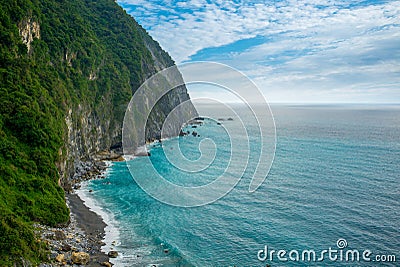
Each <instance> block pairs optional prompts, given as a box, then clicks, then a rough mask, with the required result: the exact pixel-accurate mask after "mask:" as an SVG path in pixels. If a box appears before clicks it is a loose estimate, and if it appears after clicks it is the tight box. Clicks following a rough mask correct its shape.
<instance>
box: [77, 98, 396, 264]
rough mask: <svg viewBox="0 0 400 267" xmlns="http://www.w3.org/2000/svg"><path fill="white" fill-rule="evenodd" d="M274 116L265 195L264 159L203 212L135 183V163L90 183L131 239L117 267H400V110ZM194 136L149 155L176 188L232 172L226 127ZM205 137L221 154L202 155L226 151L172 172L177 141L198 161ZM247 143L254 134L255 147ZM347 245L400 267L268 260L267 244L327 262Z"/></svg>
mask: <svg viewBox="0 0 400 267" xmlns="http://www.w3.org/2000/svg"><path fill="white" fill-rule="evenodd" d="M215 108H216V107H215ZM216 109H217V108H216ZM272 111H273V113H274V118H275V122H276V131H277V147H276V155H275V160H274V163H273V165H272V168H271V171H270V174H269V176H268V178H267V179H266V180H265V182H264V183H263V184H262V185H261V186H260V187H259V188H258V190H257V191H256V192H254V193H249V192H248V187H249V183H250V180H251V176H252V174H253V171H254V170H253V169H254V168H255V166H256V163H255V162H253V161H252V157H253V153H250V160H249V166H248V168H247V169H246V171H245V172H244V174H243V177H242V179H241V180H240V181H239V183H238V184H237V186H236V187H235V188H234V189H233V190H232V191H231V192H230V193H229V194H227V195H226V196H224V197H223V198H221V199H219V200H217V201H216V202H214V203H212V204H209V205H206V206H201V207H195V208H181V207H173V206H169V205H166V204H163V203H160V202H159V201H157V200H155V199H154V198H152V197H150V196H149V195H147V194H146V193H145V192H144V191H143V190H142V189H141V188H140V187H139V186H138V185H137V184H136V183H135V182H134V180H133V179H132V177H131V176H130V173H129V171H128V169H127V166H126V163H113V165H112V166H111V168H110V169H109V172H108V174H107V178H106V179H104V180H95V181H91V182H90V183H89V184H88V186H87V187H88V188H90V189H93V193H92V195H91V196H92V197H93V198H95V200H96V201H97V203H98V204H99V205H100V206H101V207H102V208H103V209H104V210H106V211H108V212H111V213H112V214H113V216H114V222H115V225H116V226H117V228H118V230H119V233H120V235H119V240H118V243H117V245H116V246H114V248H115V249H116V250H118V251H119V252H120V254H121V256H120V257H119V258H118V259H117V260H116V262H115V263H116V264H117V266H153V265H156V266H238V267H239V266H260V267H261V266H266V264H270V265H271V266H307V265H309V266H377V265H380V266H397V265H398V262H399V261H400V254H399V249H400V203H399V200H400V185H399V180H400V106H364V105H359V106H350V105H343V106H333V105H328V106H288V105H279V106H278V105H277V106H272ZM221 116H222V117H223V114H221ZM221 123H222V124H223V125H224V124H225V125H226V124H228V123H231V124H233V125H234V124H235V123H238V122H237V121H236V120H234V121H226V120H225V121H222V122H221ZM253 126H254V128H256V125H253ZM253 126H250V128H251V127H253ZM190 127H191V126H189V129H188V130H190V131H193V130H194V129H193V128H190ZM195 130H196V132H198V133H199V134H200V137H194V136H192V135H189V136H185V137H180V138H176V139H174V140H168V141H164V142H163V143H162V145H161V144H155V145H152V146H151V147H150V149H151V150H150V151H151V157H150V159H151V161H152V163H153V165H154V167H155V168H156V170H157V171H158V172H159V173H160V174H163V175H165V176H166V177H168V178H167V179H169V180H170V181H171V182H174V183H176V184H181V185H185V186H199V185H204V184H207V183H209V182H211V181H212V180H213V179H214V178H215V175H216V174H220V173H223V172H224V170H225V167H226V164H228V158H229V155H230V149H229V148H230V147H229V142H228V141H227V140H228V139H227V134H226V131H224V128H223V127H222V126H221V125H217V121H212V120H205V123H204V124H203V125H202V126H198V127H197V128H195ZM249 132H250V144H249V145H250V151H256V150H257V149H259V143H258V142H260V138H259V137H254V136H253V137H252V136H251V132H252V130H251V129H249ZM233 134H235V133H233ZM239 137H240V136H239ZM204 138H210V139H212V140H214V144H215V147H216V150H215V149H214V144H212V143H210V142H209V143H207V142H205V143H204V144H203V147H202V151H201V152H202V153H203V154H207V153H208V154H210V155H214V154H215V159H214V158H213V160H212V162H211V164H210V165H209V167H208V168H207V169H205V170H204V171H202V172H194V173H187V172H186V173H185V172H182V171H180V170H179V168H176V167H174V165H172V164H170V163H168V160H167V159H166V156H165V153H164V152H163V151H164V150H165V151H168V155H170V156H172V157H174V153H177V152H178V151H176V152H175V150H176V146H175V145H176V144H177V142H178V144H179V146H180V149H181V151H182V153H183V154H184V155H185V156H186V157H187V158H189V159H190V160H196V159H198V158H199V157H200V155H201V153H200V151H199V149H198V145H199V143H200V141H201V140H202V139H204ZM246 140H247V139H246V138H245V137H244V136H243V142H242V145H243V149H244V150H245V149H246V147H247V145H248V143H247V142H246ZM163 149H164V150H163ZM208 160H209V159H208V158H207V157H206V159H205V162H207V161H208ZM243 160H245V157H244V159H243ZM197 163H198V164H199V165H201V164H204V162H202V160H199V161H197V162H196V161H195V164H197ZM129 164H132V165H131V167H133V168H134V169H135V170H136V171H135V172H134V175H141V174H143V173H146V171H147V170H148V168H149V166H147V163H145V160H144V158H136V159H134V160H133V161H131V162H129ZM88 188H86V189H88ZM86 189H85V190H86ZM176 197H178V198H179V195H177V196H176ZM338 239H345V240H346V242H347V244H348V246H347V247H346V248H344V249H342V251H344V252H346V250H348V249H353V250H359V251H360V253H362V252H363V251H364V250H367V249H368V250H370V251H371V252H372V255H371V256H370V258H371V259H372V260H374V259H375V258H374V257H375V256H376V255H381V254H382V255H395V256H396V259H397V264H396V263H376V262H375V263H371V262H369V263H368V262H365V261H362V260H361V261H360V262H348V261H345V260H342V261H339V260H336V261H333V260H329V258H328V257H327V256H326V257H325V258H324V260H323V261H322V262H313V261H301V260H299V261H293V260H288V261H286V262H284V261H279V260H278V259H277V256H276V254H275V256H274V257H275V258H273V259H272V260H271V259H266V260H265V261H260V260H259V259H258V252H259V251H260V250H263V249H264V247H265V246H268V249H269V252H270V251H271V250H276V251H277V250H286V251H287V252H288V253H289V251H291V250H297V251H299V252H300V254H301V252H302V251H303V250H305V249H312V250H315V251H316V252H317V258H318V256H319V253H320V252H321V251H323V250H324V249H329V247H331V248H332V249H338V247H337V244H336V242H337V240H338ZM260 255H263V254H260ZM286 257H288V255H286Z"/></svg>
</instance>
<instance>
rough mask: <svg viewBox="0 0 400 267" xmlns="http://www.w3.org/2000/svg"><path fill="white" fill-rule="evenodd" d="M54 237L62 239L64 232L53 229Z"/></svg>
mask: <svg viewBox="0 0 400 267" xmlns="http://www.w3.org/2000/svg"><path fill="white" fill-rule="evenodd" d="M54 239H55V240H64V239H65V234H64V232H62V231H58V230H56V231H54Z"/></svg>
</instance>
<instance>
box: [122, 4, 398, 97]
mask: <svg viewBox="0 0 400 267" xmlns="http://www.w3.org/2000/svg"><path fill="white" fill-rule="evenodd" d="M120 4H121V5H122V6H123V7H124V8H125V9H127V11H128V12H129V13H130V14H132V15H133V16H134V17H135V18H136V19H137V20H138V21H139V22H140V23H141V24H142V25H143V26H144V27H145V28H146V29H148V30H149V32H150V33H151V34H152V35H153V37H154V38H155V39H156V40H157V41H159V42H160V44H161V46H162V47H163V48H164V49H165V50H167V51H168V52H169V53H170V54H171V55H172V56H173V58H174V59H175V60H176V61H177V62H184V61H190V60H193V59H196V60H215V61H219V62H223V63H227V64H229V65H232V66H234V67H236V68H238V69H239V70H241V71H244V72H245V73H246V74H247V75H249V76H250V77H251V78H253V79H254V80H255V81H256V82H257V84H258V85H259V87H260V88H261V89H262V90H263V91H264V92H265V94H266V95H267V96H268V95H270V96H272V98H285V97H287V96H291V95H297V96H298V99H299V101H302V100H303V101H305V100H306V99H310V97H312V98H314V99H318V98H319V99H322V98H323V99H338V98H340V96H342V97H343V98H344V97H349V98H351V101H357V100H360V99H364V100H365V101H368V99H371V98H374V99H381V100H382V101H388V100H392V101H393V99H394V100H396V101H398V102H400V92H399V90H400V88H399V87H400V86H399V85H400V78H399V77H400V75H399V74H400V63H399V62H400V46H399V45H398V44H399V43H400V2H399V1H369V2H368V1H337V0H335V1H330V0H318V1H317V0H283V1H258V0H255V1H222V0H221V1H203V0H190V1H143V0H122V1H120ZM243 40H249V41H248V42H246V45H245V46H243ZM260 40H262V42H261V43H260ZM210 48H213V49H211V50H210ZM279 92H280V93H279ZM344 92H346V93H344ZM285 94H286V95H285ZM288 98H290V97H288Z"/></svg>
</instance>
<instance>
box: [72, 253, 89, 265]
mask: <svg viewBox="0 0 400 267" xmlns="http://www.w3.org/2000/svg"><path fill="white" fill-rule="evenodd" d="M71 260H72V262H73V263H74V264H79V265H86V264H88V263H89V260H90V256H89V254H87V253H86V252H72V255H71Z"/></svg>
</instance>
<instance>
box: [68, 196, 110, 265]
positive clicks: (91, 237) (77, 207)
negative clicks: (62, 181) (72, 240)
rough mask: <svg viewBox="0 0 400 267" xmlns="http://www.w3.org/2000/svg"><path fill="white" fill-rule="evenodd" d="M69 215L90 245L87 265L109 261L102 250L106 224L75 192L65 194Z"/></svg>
mask: <svg viewBox="0 0 400 267" xmlns="http://www.w3.org/2000/svg"><path fill="white" fill-rule="evenodd" d="M66 199H67V203H68V206H69V208H70V210H71V215H72V216H73V217H74V218H75V220H76V224H77V226H78V227H79V228H80V229H81V230H82V231H83V232H84V233H85V234H86V240H87V242H88V243H90V246H91V247H92V253H90V262H89V264H87V266H90V267H95V266H105V265H104V264H102V263H104V262H109V261H110V259H109V257H108V255H107V254H106V253H104V252H102V250H101V247H102V245H103V244H104V241H103V240H104V236H105V228H106V226H107V224H106V223H105V222H104V221H103V219H102V218H101V216H100V215H98V214H97V213H96V212H94V211H92V210H91V209H90V208H89V207H87V206H86V205H85V202H84V201H83V200H82V199H81V198H80V196H79V195H78V194H76V193H72V194H67V195H66Z"/></svg>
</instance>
